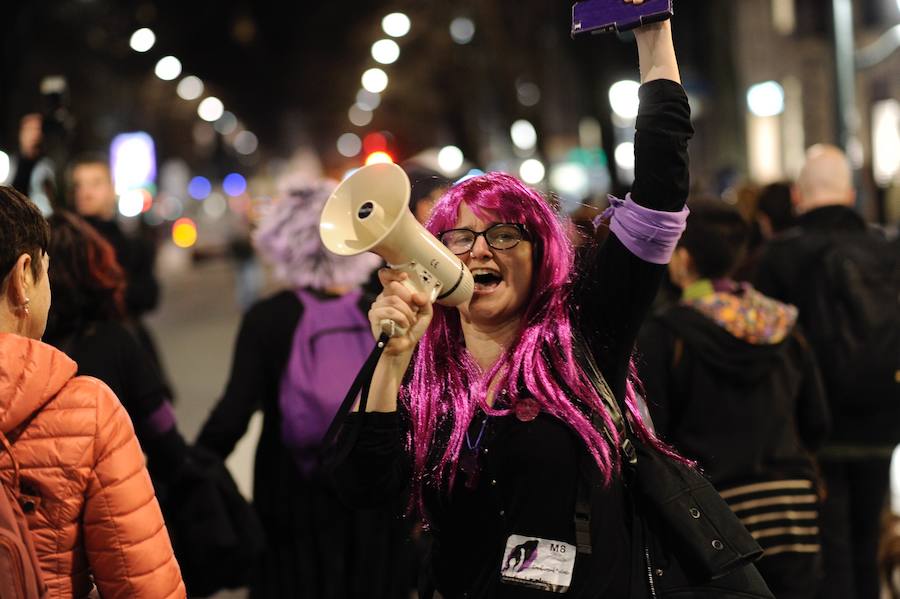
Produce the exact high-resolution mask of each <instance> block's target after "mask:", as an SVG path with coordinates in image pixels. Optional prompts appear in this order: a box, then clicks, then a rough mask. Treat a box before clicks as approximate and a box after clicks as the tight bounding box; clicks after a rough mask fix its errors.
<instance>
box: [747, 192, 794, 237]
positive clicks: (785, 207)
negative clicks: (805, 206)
mask: <svg viewBox="0 0 900 599" xmlns="http://www.w3.org/2000/svg"><path fill="white" fill-rule="evenodd" d="M756 209H757V211H758V212H761V213H762V214H765V215H766V216H767V217H768V218H769V223H771V225H772V232H773V233H779V232H781V231H784V230H785V229H789V228H791V227H792V226H794V205H793V203H792V202H791V184H790V183H785V182H781V183H771V184H769V185H766V186H765V187H763V188H762V189H761V190H760V192H759V199H758V201H757V206H756Z"/></svg>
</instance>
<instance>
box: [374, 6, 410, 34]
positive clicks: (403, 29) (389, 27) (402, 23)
mask: <svg viewBox="0 0 900 599" xmlns="http://www.w3.org/2000/svg"><path fill="white" fill-rule="evenodd" d="M381 28H382V29H383V30H384V32H385V33H386V34H388V35H389V36H391V37H403V36H404V35H406V34H407V33H409V28H410V22H409V17H407V16H406V15H405V14H403V13H402V12H392V13H391V14H389V15H387V16H386V17H384V18H383V19H382V20H381Z"/></svg>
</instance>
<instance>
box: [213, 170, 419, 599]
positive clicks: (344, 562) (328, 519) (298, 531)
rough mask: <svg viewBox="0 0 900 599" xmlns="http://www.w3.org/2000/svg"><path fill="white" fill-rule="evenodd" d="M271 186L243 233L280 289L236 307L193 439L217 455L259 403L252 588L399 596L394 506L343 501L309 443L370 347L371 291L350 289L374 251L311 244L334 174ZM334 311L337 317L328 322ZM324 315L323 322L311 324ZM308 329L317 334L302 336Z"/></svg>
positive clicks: (405, 565) (257, 595)
mask: <svg viewBox="0 0 900 599" xmlns="http://www.w3.org/2000/svg"><path fill="white" fill-rule="evenodd" d="M280 187H281V189H280V196H279V198H278V200H277V201H276V203H275V205H274V206H273V207H272V208H271V209H270V210H269V211H268V212H267V213H265V214H264V215H263V217H262V219H261V221H260V223H259V227H258V228H257V230H256V232H255V234H254V242H255V245H256V247H257V249H258V250H259V251H260V252H261V254H262V255H263V257H264V258H266V259H267V260H268V261H269V262H271V263H272V264H273V265H274V266H275V270H276V274H277V276H278V277H279V278H280V279H281V280H283V281H284V282H285V283H286V284H287V285H289V288H288V289H285V290H283V291H280V292H277V293H275V294H274V295H272V296H270V297H267V298H264V299H262V300H259V301H258V302H256V303H255V304H254V305H253V306H251V307H250V308H249V309H248V310H247V312H246V314H245V315H244V318H243V320H242V322H241V326H240V331H239V333H238V337H237V341H236V344H235V348H234V357H233V361H232V366H231V372H230V374H229V377H228V383H227V386H226V388H225V392H224V394H223V395H222V397H221V399H220V400H219V402H218V403H217V404H216V406H215V407H214V408H213V410H212V412H211V413H210V415H209V417H208V419H207V421H206V423H205V424H204V425H203V427H202V429H201V431H200V435H199V436H198V438H197V444H198V445H200V446H202V447H205V448H207V449H209V450H210V451H212V452H213V453H215V454H216V455H218V456H220V457H221V458H223V459H224V458H226V457H227V456H228V455H229V454H230V453H231V452H232V451H233V450H234V446H235V444H236V443H237V442H238V441H239V440H240V438H241V437H242V436H243V435H244V433H245V432H246V431H247V426H248V424H249V421H250V418H251V417H252V416H253V414H254V413H256V412H257V411H260V410H261V411H262V414H263V425H262V433H261V435H260V438H259V444H258V445H257V448H256V460H255V466H254V476H253V505H254V507H255V508H256V511H257V513H258V514H259V517H260V520H261V521H262V524H263V528H264V530H265V534H266V548H265V551H264V553H263V555H262V556H261V559H260V561H259V563H258V564H257V571H256V573H255V575H254V577H253V580H252V581H251V584H250V597H251V598H253V599H265V598H271V599H281V598H283V597H292V598H296V599H303V598H306V597H309V598H310V599H313V598H314V599H320V598H331V599H350V598H360V599H362V598H366V599H369V598H372V599H406V598H407V597H408V595H409V588H410V587H411V586H412V584H411V581H410V577H411V576H410V569H411V564H410V563H409V557H408V555H407V554H408V542H407V536H408V532H409V526H408V525H407V524H406V523H405V522H404V520H403V519H402V518H401V517H400V516H401V515H402V506H388V507H386V508H379V509H370V510H354V509H351V508H348V507H347V506H345V505H343V504H342V503H341V502H340V500H339V499H338V497H337V496H336V494H335V491H334V489H333V487H332V485H331V484H330V482H329V481H328V480H327V478H326V477H325V476H324V474H323V472H322V470H321V468H320V467H319V464H318V450H319V443H320V442H321V439H322V437H323V436H324V434H325V429H326V428H327V425H328V424H329V423H330V421H331V418H332V417H333V416H334V413H335V412H336V411H337V407H338V405H339V404H340V402H341V399H343V394H344V393H345V392H346V390H347V387H349V384H350V383H349V381H347V382H344V381H343V380H342V378H341V376H340V374H341V373H344V374H345V375H346V376H350V377H351V378H352V376H353V374H355V372H356V370H358V369H359V367H360V366H362V362H363V360H364V359H365V354H367V353H368V352H369V351H370V350H371V347H372V346H373V345H374V342H373V341H372V340H371V338H370V336H369V333H368V323H367V320H366V317H365V312H366V307H367V306H368V304H369V303H370V302H371V298H370V297H366V296H365V295H364V294H363V293H362V292H361V290H360V289H359V287H360V285H361V284H362V282H363V281H365V280H366V279H367V278H368V277H369V273H370V272H371V271H372V270H374V269H375V268H376V267H377V265H378V263H379V260H378V258H377V257H376V256H374V255H371V254H367V255H362V256H356V257H352V258H348V257H340V256H334V255H333V254H330V253H329V252H328V251H327V250H326V249H325V247H324V246H323V245H322V242H321V239H320V238H319V215H320V213H321V210H322V208H323V206H324V204H325V201H326V200H327V199H328V196H329V194H330V193H331V191H332V190H333V189H334V187H335V183H334V182H325V181H311V180H309V179H308V178H304V177H301V176H294V175H293V174H291V175H288V176H287V177H286V178H285V180H284V181H283V182H282V183H281V185H280ZM335 311H337V312H338V313H339V314H340V316H341V319H340V322H332V321H331V320H330V315H333V314H334V313H335ZM323 320H324V321H327V323H328V325H329V328H328V329H317V327H318V325H319V324H321V323H322V321H323ZM332 325H333V326H332ZM313 331H318V333H320V334H321V337H319V339H318V340H315V339H313V338H312V337H313V335H307V332H313ZM329 331H330V332H331V333H333V335H332V334H329ZM313 334H315V333H313ZM328 339H330V340H328ZM314 341H315V342H316V345H315V347H313V342H314ZM323 343H324V344H325V345H323ZM335 343H337V346H338V347H337V355H335V351H334V350H335ZM360 346H361V347H362V350H363V352H360V351H358V349H359V347H360ZM354 360H356V362H354ZM302 365H306V366H308V367H309V368H303V367H302ZM348 372H349V373H350V374H347V373H348Z"/></svg>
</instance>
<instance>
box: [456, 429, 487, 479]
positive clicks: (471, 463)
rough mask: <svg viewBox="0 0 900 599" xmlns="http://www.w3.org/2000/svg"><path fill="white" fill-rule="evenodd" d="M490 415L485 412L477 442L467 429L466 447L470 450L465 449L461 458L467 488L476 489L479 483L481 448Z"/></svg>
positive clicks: (460, 465)
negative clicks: (472, 440) (471, 437)
mask: <svg viewBox="0 0 900 599" xmlns="http://www.w3.org/2000/svg"><path fill="white" fill-rule="evenodd" d="M487 421H488V415H487V414H485V416H484V420H482V421H481V429H480V430H479V431H478V436H477V437H476V438H475V443H472V442H471V440H470V439H469V431H468V430H466V447H467V448H468V451H463V452H462V455H461V456H460V458H459V469H460V470H462V471H463V473H464V474H465V475H466V488H467V489H474V488H475V487H476V486H477V485H478V477H479V475H480V474H481V459H480V457H479V448H480V447H481V440H482V439H483V438H484V429H485V427H486V426H487Z"/></svg>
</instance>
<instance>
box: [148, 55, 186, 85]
mask: <svg viewBox="0 0 900 599" xmlns="http://www.w3.org/2000/svg"><path fill="white" fill-rule="evenodd" d="M153 72H154V73H156V76H157V77H159V78H160V79H162V80H163V81H171V80H172V79H175V78H176V77H178V76H179V75H181V61H180V60H178V59H177V58H175V57H174V56H163V57H162V58H160V59H159V62H157V63H156V68H155V69H154V70H153Z"/></svg>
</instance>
